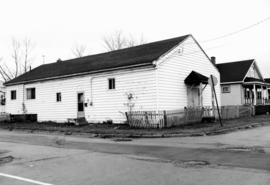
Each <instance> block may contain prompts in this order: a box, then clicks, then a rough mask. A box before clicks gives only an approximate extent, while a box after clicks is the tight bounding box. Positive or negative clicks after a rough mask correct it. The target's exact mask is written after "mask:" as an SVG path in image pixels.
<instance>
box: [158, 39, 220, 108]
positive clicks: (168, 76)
mask: <svg viewBox="0 0 270 185" xmlns="http://www.w3.org/2000/svg"><path fill="white" fill-rule="evenodd" d="M160 60H163V61H161V63H160V65H158V70H157V74H156V75H157V89H158V95H157V96H158V97H157V100H158V109H159V110H174V109H182V108H184V107H185V106H187V105H188V102H187V100H188V97H187V96H188V95H187V86H186V84H185V83H184V80H185V78H186V77H187V76H188V75H189V74H190V73H191V71H196V72H198V73H200V74H202V75H204V76H206V77H210V75H211V74H212V75H214V76H215V77H217V79H218V84H217V85H216V87H215V89H216V93H217V99H218V101H219V103H220V85H219V84H220V83H219V82H220V80H219V79H220V74H219V71H218V70H217V68H216V67H215V66H214V65H213V64H212V63H211V62H210V60H209V58H208V57H207V56H206V55H205V53H204V52H203V51H202V49H201V48H200V47H199V46H198V44H197V43H196V42H195V40H194V39H193V38H192V37H189V38H188V39H187V40H185V41H184V42H183V43H182V44H180V45H179V46H178V47H176V48H175V49H174V50H172V51H171V52H170V53H169V54H168V55H167V56H165V57H164V58H161V59H160ZM211 94H212V92H211V87H210V85H207V86H206V88H205V89H204V90H203V94H202V106H211V105H212V103H211V101H212V98H211V97H212V95H211Z"/></svg>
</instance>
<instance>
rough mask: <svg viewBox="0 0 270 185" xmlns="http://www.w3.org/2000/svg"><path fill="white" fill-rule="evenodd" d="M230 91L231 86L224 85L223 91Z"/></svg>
mask: <svg viewBox="0 0 270 185" xmlns="http://www.w3.org/2000/svg"><path fill="white" fill-rule="evenodd" d="M230 92H231V88H230V86H223V87H222V93H230Z"/></svg>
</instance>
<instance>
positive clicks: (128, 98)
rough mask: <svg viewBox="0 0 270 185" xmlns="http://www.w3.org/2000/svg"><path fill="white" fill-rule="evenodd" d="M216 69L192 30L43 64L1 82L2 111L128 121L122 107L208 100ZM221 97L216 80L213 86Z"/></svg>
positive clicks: (49, 117)
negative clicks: (3, 96) (150, 41)
mask: <svg viewBox="0 0 270 185" xmlns="http://www.w3.org/2000/svg"><path fill="white" fill-rule="evenodd" d="M210 75H214V76H215V77H216V78H217V79H218V81H219V79H220V75H219V71H218V69H217V68H216V66H215V65H214V64H213V63H212V62H211V60H210V59H209V57H208V56H207V55H206V53H205V52H204V51H203V49H202V48H201V46H200V45H199V44H198V42H197V41H196V40H195V39H194V37H193V36H192V35H185V36H181V37H177V38H172V39H168V40H162V41H157V42H153V43H148V44H143V45H140V46H135V47H130V48H126V49H121V50H116V51H111V52H107V53H102V54H96V55H90V56H86V57H81V58H76V59H71V60H66V61H61V60H58V61H57V62H55V63H50V64H45V65H41V66H39V67H37V68H35V69H33V70H31V71H29V72H27V73H25V74H23V75H21V76H19V77H17V78H15V79H13V80H11V81H8V82H6V83H5V87H6V112H8V113H11V114H36V115H37V117H38V121H56V122H66V121H67V120H68V119H73V118H74V119H76V118H85V119H86V120H87V121H88V122H97V123H98V122H103V121H106V120H112V121H113V122H114V123H123V122H125V121H126V117H125V112H127V111H129V110H134V111H135V110H136V111H159V110H176V109H183V108H184V107H187V106H191V107H194V106H211V105H212V103H211V101H212V91H211V88H210V87H209V85H207V83H208V77H209V76H210ZM216 92H217V93H216V94H217V99H218V101H220V85H219V82H218V85H217V86H216Z"/></svg>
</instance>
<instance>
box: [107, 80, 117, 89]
mask: <svg viewBox="0 0 270 185" xmlns="http://www.w3.org/2000/svg"><path fill="white" fill-rule="evenodd" d="M115 89H116V85H115V78H108V90H115Z"/></svg>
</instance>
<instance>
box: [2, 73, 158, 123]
mask: <svg viewBox="0 0 270 185" xmlns="http://www.w3.org/2000/svg"><path fill="white" fill-rule="evenodd" d="M91 78H92V80H91ZM108 78H115V80H116V89H115V90H108ZM91 81H92V83H93V84H92V88H93V91H92V97H93V106H90V101H91V99H92V98H91V90H90V86H91V85H90V83H91ZM31 87H34V88H36V99H34V100H26V99H25V106H26V109H27V113H33V114H38V120H39V121H57V122H65V121H67V119H68V118H76V117H77V92H84V95H85V102H86V103H88V106H87V107H85V116H86V119H87V120H88V121H90V122H102V121H106V120H113V122H123V121H125V120H126V118H125V114H124V113H125V112H126V111H127V110H128V108H127V106H126V103H127V96H126V93H130V92H132V93H133V94H134V97H135V98H134V104H135V107H134V110H153V109H154V108H155V102H156V101H155V96H153V94H155V78H154V70H153V69H143V70H135V71H130V70H129V71H126V72H125V71H122V72H119V71H118V72H117V71H115V72H113V73H108V74H103V75H96V76H90V75H89V76H80V77H76V78H68V79H62V80H53V81H46V82H40V83H33V84H27V85H25V86H24V87H23V85H16V86H8V87H7V88H6V90H7V106H6V111H7V112H9V113H11V114H21V113H22V102H23V89H26V88H31ZM11 90H16V91H17V99H16V100H11V99H10V91H11ZM57 92H61V93H62V101H61V102H56V93H57ZM24 96H25V95H24Z"/></svg>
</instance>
